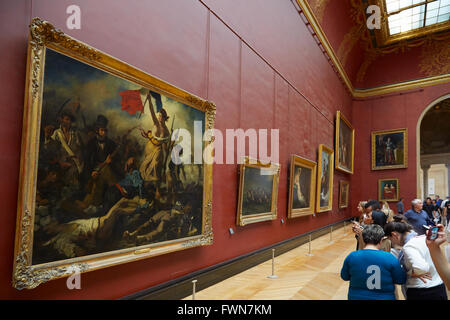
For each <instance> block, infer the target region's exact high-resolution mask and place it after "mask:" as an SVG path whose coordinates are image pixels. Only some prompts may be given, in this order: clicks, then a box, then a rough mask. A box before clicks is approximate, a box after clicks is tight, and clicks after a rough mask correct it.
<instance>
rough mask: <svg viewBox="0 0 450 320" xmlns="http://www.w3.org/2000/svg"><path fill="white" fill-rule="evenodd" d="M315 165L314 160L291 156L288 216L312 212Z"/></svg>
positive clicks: (305, 214)
mask: <svg viewBox="0 0 450 320" xmlns="http://www.w3.org/2000/svg"><path fill="white" fill-rule="evenodd" d="M316 167H317V163H316V162H315V161H311V160H307V159H305V158H302V157H299V156H296V155H292V156H291V168H290V180H289V181H290V182H289V207H288V218H297V217H302V216H307V215H311V214H314V200H315V195H316V180H315V178H316Z"/></svg>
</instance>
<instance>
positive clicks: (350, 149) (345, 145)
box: [335, 111, 355, 174]
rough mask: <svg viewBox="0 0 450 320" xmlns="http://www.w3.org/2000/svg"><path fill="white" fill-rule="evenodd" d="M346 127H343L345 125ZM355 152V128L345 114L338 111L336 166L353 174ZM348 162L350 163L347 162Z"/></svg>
mask: <svg viewBox="0 0 450 320" xmlns="http://www.w3.org/2000/svg"><path fill="white" fill-rule="evenodd" d="M344 126H345V127H346V128H343V127H344ZM354 152H355V129H354V128H353V126H352V125H351V123H350V121H348V120H347V119H346V118H345V117H344V115H343V114H342V113H341V112H340V111H338V112H337V115H336V152H335V168H336V169H337V170H340V171H343V172H346V173H350V174H353V163H354V161H353V160H354ZM347 162H348V164H347Z"/></svg>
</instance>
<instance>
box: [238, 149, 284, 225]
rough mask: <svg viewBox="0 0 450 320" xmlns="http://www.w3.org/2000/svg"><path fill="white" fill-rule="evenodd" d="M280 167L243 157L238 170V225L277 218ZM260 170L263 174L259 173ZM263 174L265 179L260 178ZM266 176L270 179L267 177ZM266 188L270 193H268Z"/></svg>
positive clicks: (275, 164)
mask: <svg viewBox="0 0 450 320" xmlns="http://www.w3.org/2000/svg"><path fill="white" fill-rule="evenodd" d="M280 167H281V166H280V164H277V163H268V164H264V163H263V162H261V161H259V160H256V159H251V158H249V157H245V158H244V161H243V163H241V165H240V171H239V172H240V176H239V199H238V206H237V215H236V224H237V225H238V226H245V225H248V224H251V223H257V222H262V221H270V220H275V219H276V218H277V202H278V183H279V178H280ZM255 169H258V170H259V172H257V171H256V170H255ZM262 172H265V174H261V173H262ZM264 176H266V179H263V178H262V177H264ZM268 177H272V179H267V178H268ZM268 180H271V181H268ZM268 190H270V193H271V194H268V193H269V192H268ZM268 200H270V204H269V203H268ZM252 211H253V212H252Z"/></svg>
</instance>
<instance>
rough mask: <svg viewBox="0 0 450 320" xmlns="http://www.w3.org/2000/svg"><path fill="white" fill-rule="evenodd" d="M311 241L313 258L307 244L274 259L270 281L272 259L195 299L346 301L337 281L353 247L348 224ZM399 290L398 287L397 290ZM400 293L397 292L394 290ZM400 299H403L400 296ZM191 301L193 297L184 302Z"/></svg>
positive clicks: (342, 284) (341, 283) (344, 286)
mask: <svg viewBox="0 0 450 320" xmlns="http://www.w3.org/2000/svg"><path fill="white" fill-rule="evenodd" d="M332 240H333V242H332V243H330V235H329V234H326V235H324V236H322V237H320V238H317V239H315V240H313V241H312V244H311V248H312V253H313V255H314V256H306V254H307V253H308V244H304V245H302V246H299V247H297V248H295V249H293V250H291V251H289V252H286V253H284V254H282V255H279V256H277V257H275V274H276V275H277V276H278V279H269V278H267V276H269V275H271V274H272V260H269V261H266V262H264V263H262V264H260V265H257V266H255V267H253V268H251V269H248V270H246V271H244V272H242V273H240V274H237V275H235V276H233V277H230V278H228V279H226V280H224V281H222V282H219V283H217V284H215V285H213V286H211V287H208V288H206V289H204V290H202V291H198V292H196V295H195V298H196V300H291V299H292V300H347V292H348V282H346V281H343V280H342V279H341V278H340V270H341V267H342V264H343V262H344V259H345V257H346V256H347V255H348V254H349V253H350V252H351V251H353V250H355V248H356V240H355V237H354V235H353V233H352V232H351V228H350V226H349V225H347V226H346V227H345V230H344V228H340V229H336V230H333V234H332ZM397 289H399V288H397ZM397 292H399V290H397ZM398 297H399V299H402V300H403V299H404V298H403V295H402V294H401V293H399V295H398ZM190 299H192V295H190V296H188V297H186V298H185V300H190Z"/></svg>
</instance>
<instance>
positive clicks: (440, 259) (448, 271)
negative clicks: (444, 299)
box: [426, 224, 450, 290]
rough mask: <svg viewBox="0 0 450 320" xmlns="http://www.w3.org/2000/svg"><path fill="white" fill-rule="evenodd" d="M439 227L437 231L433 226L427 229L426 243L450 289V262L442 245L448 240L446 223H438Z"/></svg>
mask: <svg viewBox="0 0 450 320" xmlns="http://www.w3.org/2000/svg"><path fill="white" fill-rule="evenodd" d="M437 229H438V230H437V233H434V232H433V230H432V229H431V228H430V229H429V230H428V231H427V240H426V244H427V247H428V249H429V250H430V255H431V259H432V260H433V263H434V265H435V267H436V270H437V272H438V274H439V276H440V277H441V279H442V280H443V281H444V283H445V285H446V287H447V289H448V290H450V264H449V262H448V261H447V259H445V257H444V254H443V253H442V251H441V245H442V244H443V243H445V241H446V240H447V239H446V234H445V231H444V225H442V224H438V225H437ZM433 234H436V236H433Z"/></svg>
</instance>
